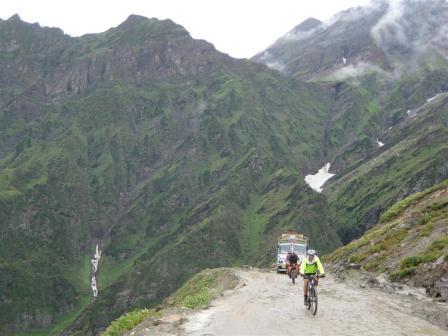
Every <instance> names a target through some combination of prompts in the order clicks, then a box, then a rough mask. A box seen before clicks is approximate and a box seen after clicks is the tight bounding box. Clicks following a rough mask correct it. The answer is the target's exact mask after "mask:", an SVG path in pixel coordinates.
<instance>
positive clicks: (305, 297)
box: [303, 296, 308, 306]
mask: <svg viewBox="0 0 448 336" xmlns="http://www.w3.org/2000/svg"><path fill="white" fill-rule="evenodd" d="M303 304H304V305H305V306H307V305H308V297H307V296H304V297H303Z"/></svg>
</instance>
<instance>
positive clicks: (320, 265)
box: [316, 259, 325, 275]
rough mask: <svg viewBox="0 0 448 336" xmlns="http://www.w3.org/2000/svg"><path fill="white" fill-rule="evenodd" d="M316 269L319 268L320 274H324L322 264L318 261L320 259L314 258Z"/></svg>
mask: <svg viewBox="0 0 448 336" xmlns="http://www.w3.org/2000/svg"><path fill="white" fill-rule="evenodd" d="M316 264H317V269H318V270H319V274H320V275H325V271H324V267H323V266H322V263H321V262H320V259H317V260H316Z"/></svg>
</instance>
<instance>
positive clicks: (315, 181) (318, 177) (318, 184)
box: [305, 162, 336, 192]
mask: <svg viewBox="0 0 448 336" xmlns="http://www.w3.org/2000/svg"><path fill="white" fill-rule="evenodd" d="M330 166H331V164H330V162H327V163H326V164H325V165H324V166H323V167H322V168H321V169H319V171H318V172H317V173H316V174H314V175H307V176H305V182H306V183H307V184H308V185H309V186H310V187H311V188H313V189H314V190H316V191H317V192H322V186H323V185H324V184H325V182H327V181H328V180H329V179H330V178H332V177H333V176H334V175H336V174H332V173H330Z"/></svg>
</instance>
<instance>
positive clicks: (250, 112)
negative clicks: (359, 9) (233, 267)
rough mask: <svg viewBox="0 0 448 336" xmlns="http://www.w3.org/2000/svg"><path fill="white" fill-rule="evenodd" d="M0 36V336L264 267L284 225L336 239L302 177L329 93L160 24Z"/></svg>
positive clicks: (77, 330) (31, 29)
mask: <svg viewBox="0 0 448 336" xmlns="http://www.w3.org/2000/svg"><path fill="white" fill-rule="evenodd" d="M0 36H1V39H0V41H1V42H0V51H1V52H0V83H1V89H0V160H1V161H0V204H1V205H0V225H1V232H2V235H1V236H0V300H1V301H2V305H1V306H0V329H1V332H2V333H5V334H13V333H17V332H19V331H24V332H25V333H29V332H31V330H34V329H36V328H45V329H40V331H39V330H35V332H36V334H39V332H40V333H42V334H45V335H47V334H56V333H57V334H59V333H61V331H62V330H63V329H66V330H65V331H64V332H63V334H70V335H73V334H79V335H92V334H98V333H99V331H100V330H102V329H104V327H105V326H106V325H107V324H108V323H109V322H110V321H111V320H112V319H113V318H115V317H117V316H119V315H120V314H121V313H123V312H124V311H126V310H128V309H132V308H135V307H143V306H151V305H154V304H157V303H158V302H160V301H161V300H162V299H163V298H164V297H166V296H167V295H169V294H170V293H172V292H173V291H174V290H175V289H176V288H177V287H178V286H180V285H181V284H182V283H183V282H184V281H186V280H187V279H188V278H189V276H190V275H191V274H194V273H196V272H198V271H200V270H201V269H203V268H206V267H217V266H223V265H229V264H242V263H251V264H257V263H268V262H270V260H271V253H272V252H271V251H272V244H273V242H274V239H275V237H276V235H277V234H278V233H279V232H280V231H282V230H284V229H289V228H293V229H297V230H300V231H303V232H305V233H306V234H308V235H310V236H311V237H312V242H313V244H314V245H315V246H316V247H318V248H320V249H322V250H323V251H329V250H331V249H332V248H334V247H335V246H338V245H339V244H340V240H339V237H338V236H337V235H336V231H335V230H334V229H333V228H332V226H331V225H330V218H329V217H328V214H327V213H326V212H325V209H326V208H327V203H326V199H325V198H324V197H323V196H322V195H318V194H316V193H314V192H312V191H311V189H310V188H309V187H308V186H307V185H306V184H305V183H304V182H303V178H304V176H305V174H306V171H307V170H309V169H311V168H310V167H313V166H315V165H317V164H318V161H319V157H320V143H319V139H321V138H322V136H323V127H322V125H323V124H324V119H325V117H326V115H327V111H328V110H329V108H330V107H329V104H330V103H331V96H330V95H329V93H328V90H326V89H322V88H320V87H319V86H317V85H315V84H305V83H301V82H297V81H295V80H293V79H290V78H286V77H284V76H282V75H280V74H278V73H277V72H275V71H272V70H269V69H268V68H267V67H265V66H263V65H258V64H255V63H253V62H250V61H247V60H235V59H232V58H230V57H229V56H227V55H225V54H222V53H219V52H217V51H216V50H215V49H214V47H213V46H212V45H210V44H209V43H207V42H205V41H198V40H194V39H192V38H191V37H190V35H189V34H188V32H187V31H185V30H184V29H183V28H182V27H181V26H179V25H176V24H175V23H173V22H172V21H169V20H166V21H158V20H155V19H146V18H143V17H138V16H131V17H129V18H128V20H126V21H125V22H124V23H123V24H121V25H120V26H118V27H116V28H113V29H110V30H108V31H107V32H104V33H102V34H96V35H86V36H83V37H80V38H72V37H69V36H66V35H64V34H63V32H62V31H60V30H58V29H50V28H41V27H39V26H38V25H37V24H34V25H31V24H28V23H25V22H22V21H21V20H20V18H18V17H17V16H14V17H12V18H11V19H9V20H7V21H1V22H0ZM97 244H99V247H100V249H101V250H102V251H103V254H102V257H101V260H100V265H99V275H98V287H99V293H100V294H99V296H98V297H97V298H96V299H95V300H94V301H92V300H91V299H90V296H91V294H90V278H91V270H90V269H91V265H90V264H89V260H90V259H91V257H92V255H93V253H94V252H95V246H96V245H97ZM74 319H76V321H75V322H74V323H73V324H72V322H73V321H74Z"/></svg>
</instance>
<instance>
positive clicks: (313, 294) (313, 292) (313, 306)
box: [303, 274, 323, 315]
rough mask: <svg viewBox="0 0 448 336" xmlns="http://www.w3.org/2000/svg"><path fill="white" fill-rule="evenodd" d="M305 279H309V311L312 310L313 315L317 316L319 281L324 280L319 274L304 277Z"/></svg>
mask: <svg viewBox="0 0 448 336" xmlns="http://www.w3.org/2000/svg"><path fill="white" fill-rule="evenodd" d="M303 278H304V279H308V280H309V281H308V305H307V307H308V310H311V313H312V314H313V315H316V313H317V302H318V300H317V279H318V278H323V277H320V276H319V275H318V274H315V275H311V276H309V275H304V276H303Z"/></svg>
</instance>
